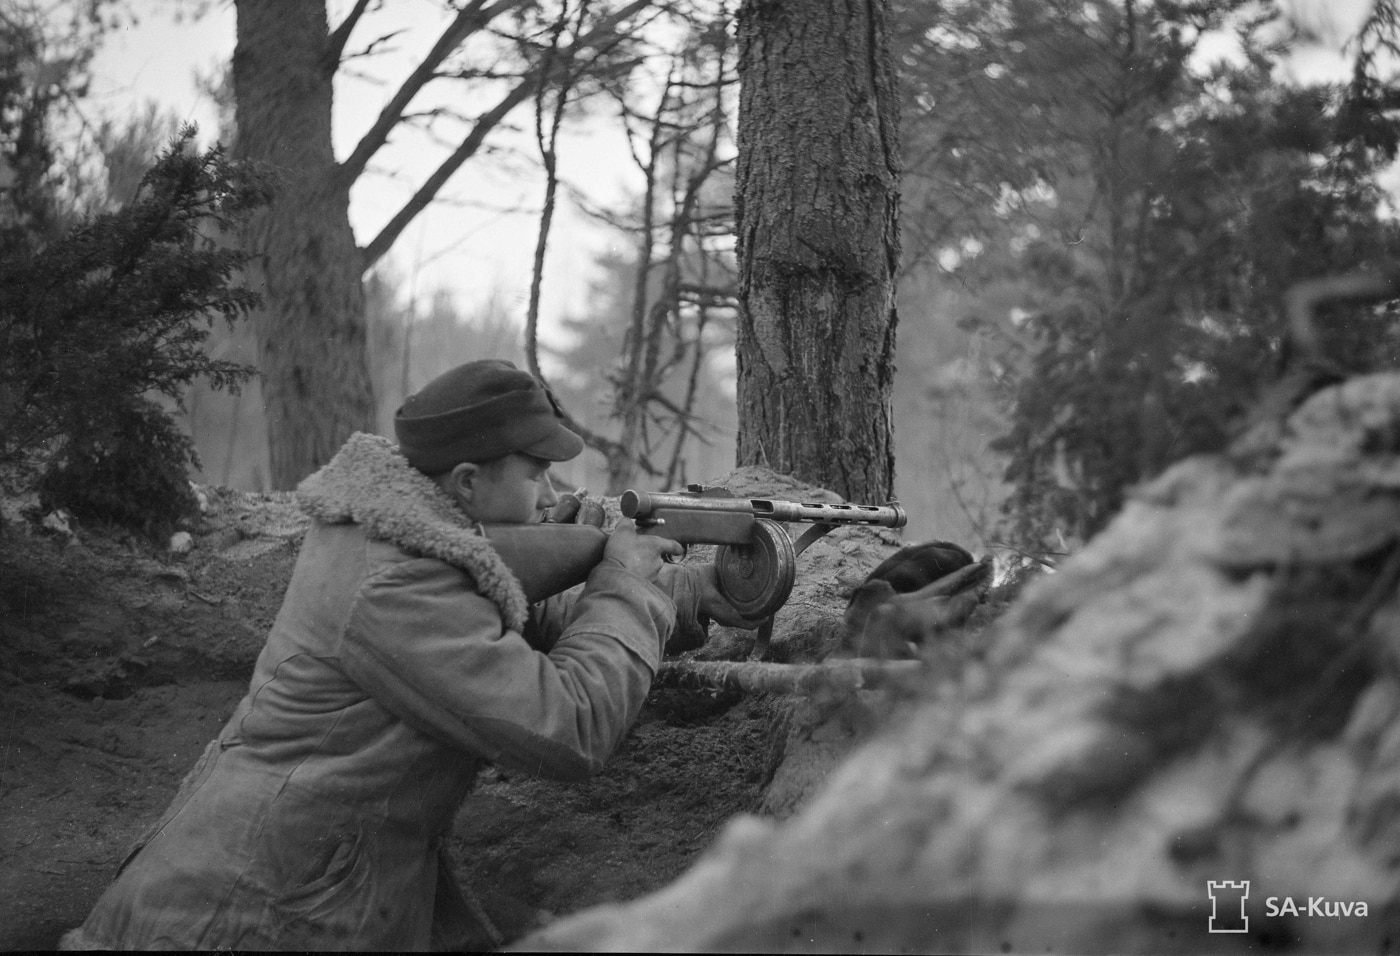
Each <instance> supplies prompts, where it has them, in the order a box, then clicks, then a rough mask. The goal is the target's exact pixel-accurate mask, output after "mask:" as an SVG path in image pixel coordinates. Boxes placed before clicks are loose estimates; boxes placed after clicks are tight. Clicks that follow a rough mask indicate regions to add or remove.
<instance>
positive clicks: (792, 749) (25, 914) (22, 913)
mask: <svg viewBox="0 0 1400 956" xmlns="http://www.w3.org/2000/svg"><path fill="white" fill-rule="evenodd" d="M735 482H736V485H735V486H736V487H737V488H738V489H739V490H740V491H741V493H747V494H756V493H760V492H762V493H769V494H784V493H787V494H791V495H796V494H798V493H800V492H803V491H810V489H806V488H805V487H804V486H799V485H796V484H795V483H792V482H790V481H788V480H786V479H780V478H778V476H773V475H770V474H767V473H759V472H757V471H751V472H745V473H741V474H739V475H737V476H735ZM205 495H206V498H207V502H208V511H207V513H206V515H205V516H204V519H203V520H202V522H201V524H200V526H199V527H198V528H196V529H194V530H195V534H194V547H193V549H192V550H190V551H189V552H188V553H187V554H184V555H180V556H175V555H171V554H168V553H163V552H160V551H158V550H153V549H151V548H149V547H147V546H145V545H142V544H141V543H139V542H136V541H133V540H130V539H123V538H120V537H111V536H107V535H104V534H103V533H100V532H99V531H98V530H96V529H84V528H80V529H77V531H76V533H75V534H73V535H66V534H61V533H58V532H50V531H44V530H41V529H40V528H39V527H38V526H37V525H36V524H35V523H33V522H31V521H28V520H27V519H25V518H24V517H22V516H19V515H18V513H17V511H16V509H15V507H14V503H13V502H9V503H8V508H7V511H6V514H5V518H6V520H5V523H4V528H3V531H0V683H3V686H4V695H3V703H0V948H3V949H28V948H38V949H43V948H51V947H53V946H54V945H55V944H56V942H57V940H58V937H59V935H60V934H61V933H62V932H63V931H64V930H66V929H68V928H70V927H72V926H76V925H77V924H79V923H80V922H81V921H82V920H83V918H84V917H85V915H86V913H87V911H88V909H89V908H90V907H91V905H92V903H93V902H94V901H95V900H96V898H97V896H98V894H99V893H100V892H101V891H102V889H103V888H104V887H105V886H106V885H107V883H108V882H109V881H110V879H111V878H112V876H113V874H114V873H115V871H116V869H117V868H118V866H119V865H120V864H121V862H122V859H123V857H124V855H125V854H126V852H127V849H128V847H129V846H130V845H131V843H132V842H133V841H134V840H135V839H136V838H137V837H138V836H139V835H140V833H141V832H142V830H143V829H144V828H145V827H146V826H148V825H149V824H150V823H151V822H152V821H153V820H154V819H155V818H156V817H157V816H158V814H159V813H160V812H161V811H162V810H163V809H164V808H165V805H166V804H167V802H168V801H169V799H170V797H171V796H172V795H173V793H174V790H175V788H176V786H177V785H178V783H179V780H180V778H181V777H182V776H183V774H184V773H185V771H186V770H187V769H188V768H189V767H190V766H191V765H192V764H193V762H194V760H195V758H196V757H197V755H198V754H199V752H200V751H201V750H202V748H203V747H204V745H205V744H206V743H207V742H208V740H209V739H210V738H212V737H213V735H214V734H215V733H216V732H217V731H218V729H219V727H220V726H221V725H222V724H223V722H224V720H225V719H226V718H227V716H228V715H229V714H230V713H231V712H232V710H233V708H234V706H235V705H236V704H237V702H238V700H239V699H240V698H241V697H242V695H243V693H244V690H245V688H246V681H247V678H248V675H249V674H250V672H251V669H252V664H253V661H254V659H255V658H256V655H257V653H258V650H259V649H260V647H261V645H262V641H263V638H264V636H265V634H266V632H267V629H268V626H269V625H270V624H271V622H272V619H273V617H274V616H275V614H276V612H277V608H278V606H279V604H280V602H281V596H282V592H283V589H284V587H285V584H286V581H287V579H288V577H289V575H290V572H291V567H292V563H293V561H294V560H295V556H296V550H297V547H298V546H299V543H300V538H301V534H302V532H303V530H304V519H303V518H302V516H301V515H300V514H299V512H298V511H297V509H296V508H295V505H294V503H293V502H292V500H291V498H290V496H287V495H269V496H258V495H245V494H241V493H235V492H228V491H223V490H218V489H205ZM897 543H898V539H897V538H895V537H893V536H892V535H889V534H887V533H884V532H868V531H857V532H844V533H838V534H837V535H833V536H832V539H831V540H830V541H827V542H822V543H821V544H820V545H819V546H816V547H814V549H813V552H812V553H811V554H810V555H807V556H804V557H803V558H801V559H800V562H799V567H800V572H801V573H800V575H799V585H798V589H797V591H796V592H795V593H794V596H793V600H792V601H791V602H790V604H789V608H788V609H785V610H784V612H782V614H781V615H780V618H779V627H778V630H777V632H776V634H775V639H774V651H775V654H776V655H777V656H778V657H779V658H781V659H791V660H803V659H806V660H813V659H816V658H818V657H820V656H823V655H824V654H826V653H829V652H830V650H831V641H832V639H833V635H834V634H835V627H836V626H835V623H834V622H835V620H836V618H837V617H838V616H839V613H840V607H841V603H842V592H843V589H848V588H849V585H850V583H852V582H853V581H858V580H859V578H860V577H861V576H862V575H863V573H864V572H865V571H867V570H868V569H869V568H870V567H871V566H873V565H874V564H875V563H877V562H878V561H879V560H880V559H881V558H882V557H883V556H884V555H885V554H887V553H889V551H890V550H891V549H892V548H893V547H894V546H895V544H897ZM818 624H819V625H820V626H817V625H818ZM814 627H815V630H814ZM813 634H816V636H815V637H813V636H812V635H813ZM751 642H752V634H751V633H747V632H721V633H716V635H715V637H714V640H712V641H711V643H710V645H707V647H706V649H705V650H704V651H703V652H702V655H703V656H705V657H708V658H710V659H716V658H720V659H722V658H739V657H742V656H744V655H745V654H746V653H747V650H748V644H749V643H751ZM823 642H825V643H823ZM863 696H867V697H868V696H869V695H863ZM856 710H857V711H859V713H860V714H862V715H864V716H862V719H861V720H858V721H855V722H854V723H852V722H850V721H849V720H847V722H846V723H842V722H841V721H840V720H838V721H837V722H836V723H835V724H834V725H833V726H834V727H835V729H834V730H830V731H827V732H825V733H821V732H814V726H815V725H816V723H818V722H820V721H821V720H823V719H825V717H826V716H827V715H828V714H829V712H830V709H829V708H828V709H827V710H822V711H820V712H818V711H813V712H811V713H808V714H807V716H806V717H804V716H803V714H802V713H797V716H796V717H795V718H794V713H795V711H794V709H793V707H792V700H791V699H789V698H782V697H774V696H772V695H741V694H738V693H735V692H730V691H726V692H719V691H713V690H686V689H679V688H658V689H655V690H654V691H653V693H652V695H651V697H650V698H649V699H648V701H647V704H646V707H645V708H644V710H643V712H642V716H641V719H640V721H639V722H638V724H637V725H636V727H635V728H634V729H633V731H632V732H631V733H630V734H629V736H628V737H627V739H626V740H625V742H624V743H623V744H622V746H621V748H620V750H619V751H618V753H617V754H616V755H615V757H614V759H613V760H612V761H611V763H610V764H609V766H608V768H607V770H606V771H605V772H604V773H603V774H602V775H600V776H599V777H597V778H596V779H594V780H592V781H590V782H588V783H586V784H571V785H563V784H554V783H549V782H545V781H539V780H532V779H527V778H523V777H517V776H514V775H511V776H507V775H505V774H502V773H500V772H497V771H491V772H488V773H487V774H486V775H485V776H484V777H483V779H482V781H481V783H480V786H479V787H478V789H477V791H476V792H475V793H474V794H473V796H472V797H471V798H469V800H468V801H467V803H466V804H465V805H464V806H463V808H462V811H461V813H460V815H459V817H458V824H457V829H456V833H455V836H454V841H453V851H454V854H455V856H456V859H457V861H458V863H459V867H460V871H459V872H460V876H461V878H462V881H463V884H464V886H465V887H466V889H467V891H468V893H469V894H471V895H472V896H474V897H475V899H476V902H477V903H479V904H480V907H481V910H482V912H483V913H484V915H485V918H486V920H487V921H488V922H489V923H490V924H491V927H492V930H494V932H495V933H496V934H497V936H496V938H494V939H493V938H491V937H489V936H487V937H484V938H483V939H482V943H483V944H489V943H492V942H497V941H509V940H511V939H514V938H517V937H518V936H520V935H521V934H522V933H525V932H527V931H529V930H531V929H534V928H537V927H539V926H541V925H544V924H545V923H547V922H549V921H550V920H551V919H553V918H554V917H557V916H560V915H563V914H567V913H571V912H574V911H577V910H580V909H583V908H586V907H588V906H592V905H595V904H600V903H610V902H619V901H623V900H628V899H633V898H636V897H638V896H640V895H642V894H644V893H646V892H649V891H653V890H656V889H658V888H659V887H661V886H664V885H665V884H667V883H668V882H670V881H671V880H673V879H675V878H676V877H677V876H679V875H680V874H681V873H682V872H683V871H684V870H685V869H686V868H687V867H688V866H689V865H690V864H691V863H692V862H693V861H694V860H695V858H696V857H697V856H698V855H699V854H700V852H701V851H702V850H704V849H705V848H706V847H707V846H709V845H710V843H711V842H712V841H713V839H714V837H715V835H716V834H717V833H718V832H719V830H720V828H721V826H722V825H723V823H724V822H725V821H726V820H727V819H729V818H730V817H732V816H733V815H735V814H737V813H742V812H754V811H760V810H762V809H763V807H764V795H765V793H767V792H768V791H769V786H770V783H772V782H773V781H774V779H775V777H776V779H777V781H778V784H779V792H780V793H781V797H780V799H779V801H778V803H779V805H778V806H775V807H769V808H768V810H767V811H765V812H769V813H774V812H776V813H787V812H791V810H792V808H793V806H795V805H796V803H797V802H799V801H800V799H801V794H802V793H803V792H805V790H806V789H807V788H808V787H809V786H810V785H811V782H812V781H813V780H819V779H820V778H821V777H822V776H823V775H824V774H825V772H826V770H827V769H829V767H830V766H831V765H832V764H833V763H834V762H835V761H836V760H837V759H838V758H839V756H840V755H841V754H844V753H845V752H846V750H847V749H849V747H850V745H851V743H852V742H853V741H854V740H855V738H856V737H857V736H859V735H860V734H862V733H864V732H865V730H866V729H867V727H866V724H867V723H868V720H867V718H868V716H869V713H868V708H867V706H866V705H865V704H857V705H856ZM842 719H843V720H845V719H846V718H844V717H843V718H842ZM814 736H815V737H816V738H817V739H816V740H815V742H813V741H812V738H813V737H814ZM785 757H786V758H787V760H786V761H785V760H784V758H785ZM488 932H489V931H488Z"/></svg>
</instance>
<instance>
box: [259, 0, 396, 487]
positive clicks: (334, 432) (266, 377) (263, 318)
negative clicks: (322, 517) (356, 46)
mask: <svg viewBox="0 0 1400 956" xmlns="http://www.w3.org/2000/svg"><path fill="white" fill-rule="evenodd" d="M236 6H237V11H238V43H237V47H236V48H235V50H234V57H233V81H234V94H235V98H236V111H235V118H236V123H237V129H238V132H237V137H236V144H235V149H234V154H235V156H236V157H238V158H239V159H245V160H254V161H258V162H262V163H266V164H269V165H271V166H272V167H273V168H275V169H276V170H277V171H278V173H279V174H280V176H281V177H282V188H281V191H280V192H279V193H278V195H277V197H276V199H275V200H274V201H273V203H272V204H271V205H270V206H269V207H268V208H267V209H266V210H265V211H263V212H261V213H260V214H259V215H258V216H257V218H256V219H255V220H254V221H253V222H252V223H251V224H250V227H249V235H248V246H247V247H248V248H249V249H250V250H252V251H255V252H256V253H257V254H258V259H257V260H256V262H255V263H254V264H253V267H252V271H251V273H250V275H249V280H250V283H251V284H252V285H253V287H254V288H258V289H259V290H260V291H261V292H262V293H263V295H264V297H265V300H266V301H265V305H264V307H263V309H262V310H261V311H260V312H258V313H257V314H256V315H255V316H254V324H255V328H256V330H257V336H258V364H259V368H260V369H261V371H262V374H263V379H262V390H263V398H264V402H265V404H266V408H267V429H268V439H269V447H270V451H271V462H272V485H273V487H274V488H290V487H293V486H295V484H296V483H297V482H298V481H300V480H301V479H302V478H304V477H305V476H306V475H308V474H310V473H311V472H312V471H314V470H315V469H316V468H318V467H320V466H321V465H322V464H324V463H325V462H326V461H328V460H329V459H330V457H331V455H333V454H334V453H335V451H336V449H338V448H339V447H340V445H341V444H342V443H343V442H344V441H345V439H346V438H347V437H348V436H349V435H350V433H351V432H354V431H356V430H365V431H368V430H371V429H372V428H373V409H374V402H373V394H372V388H371V385H370V378H369V369H368V364H367V361H366V358H365V308H364V292H363V289H362V287H361V284H360V278H361V272H362V268H363V261H364V260H363V256H362V255H361V253H360V251H359V250H358V249H357V248H356V245H355V238H354V234H353V233H352V232H351V229H350V219H349V182H348V181H346V180H345V178H344V177H342V176H340V175H338V173H337V169H336V164H335V156H334V154H333V152H332V147H331V101H332V90H331V79H332V77H333V75H334V73H335V68H336V65H337V63H336V59H337V58H336V56H335V54H334V53H333V52H332V51H331V48H330V44H329V43H328V35H327V33H328V31H327V20H326V8H325V3H324V2H323V0H237V4H236Z"/></svg>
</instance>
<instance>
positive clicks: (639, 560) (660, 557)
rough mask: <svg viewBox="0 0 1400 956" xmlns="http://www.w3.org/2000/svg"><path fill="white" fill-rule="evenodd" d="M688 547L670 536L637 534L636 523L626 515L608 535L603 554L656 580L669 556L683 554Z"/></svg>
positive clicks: (649, 579)
mask: <svg viewBox="0 0 1400 956" xmlns="http://www.w3.org/2000/svg"><path fill="white" fill-rule="evenodd" d="M684 550H685V549H684V548H682V547H681V546H680V544H679V542H676V541H672V540H671V539H670V538H663V537H660V536H658V535H640V534H637V526H636V524H635V523H634V522H633V521H632V520H631V519H628V518H624V519H623V520H622V521H619V522H618V523H617V527H616V528H614V529H613V531H612V534H610V535H608V543H607V545H606V546H605V547H604V548H603V557H604V558H611V559H612V560H614V561H616V562H617V563H618V564H620V565H622V566H623V567H624V568H626V569H627V570H628V571H631V572H632V573H633V574H635V575H637V576H639V577H643V578H646V579H647V580H648V581H655V580H656V576H657V575H658V574H660V573H661V568H662V566H663V565H664V564H665V563H666V558H667V557H668V556H669V557H673V558H674V557H679V556H680V555H681V553H682V552H683V551H684Z"/></svg>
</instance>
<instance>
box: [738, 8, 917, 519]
mask: <svg viewBox="0 0 1400 956" xmlns="http://www.w3.org/2000/svg"><path fill="white" fill-rule="evenodd" d="M886 2H887V0H782V2H778V0H745V2H744V4H743V7H742V9H741V11H740V15H739V43H740V66H739V75H740V82H741V84H742V92H741V96H740V103H739V133H738V142H739V160H738V182H737V187H736V206H737V210H736V211H737V216H738V233H739V243H738V249H739V268H740V303H741V315H740V320H739V328H738V336H737V351H738V369H739V377H738V403H739V449H738V459H739V464H741V465H750V464H760V465H766V466H768V467H770V468H772V469H774V470H776V471H781V472H786V473H788V474H792V475H794V476H796V477H798V478H801V479H802V480H804V481H809V482H812V483H814V484H819V485H822V486H825V487H828V488H831V489H832V490H834V491H836V492H838V493H840V494H842V495H845V496H846V497H847V498H848V499H850V500H858V501H883V500H885V499H886V498H888V497H889V496H890V495H891V494H892V492H893V488H894V439H893V428H892V423H891V389H892V385H893V378H894V341H895V326H896V321H897V316H896V314H895V305H894V296H895V270H896V268H897V265H898V261H899V231H898V230H899V173H900V162H899V142H898V139H899V129H898V113H897V106H896V101H895V96H894V78H893V70H892V68H891V63H890V53H889V46H888V31H887V23H886Z"/></svg>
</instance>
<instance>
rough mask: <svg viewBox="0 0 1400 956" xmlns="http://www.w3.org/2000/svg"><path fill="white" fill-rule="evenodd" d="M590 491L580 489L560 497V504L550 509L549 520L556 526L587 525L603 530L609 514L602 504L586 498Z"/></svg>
mask: <svg viewBox="0 0 1400 956" xmlns="http://www.w3.org/2000/svg"><path fill="white" fill-rule="evenodd" d="M587 494H588V491H587V490H586V489H584V488H580V489H579V490H578V491H571V492H569V493H568V494H565V495H560V496H559V503H558V504H557V505H555V506H554V507H553V508H551V509H550V512H549V520H550V521H552V522H553V523H555V524H587V525H592V526H593V527H595V528H601V527H602V526H603V521H604V519H605V518H606V517H607V513H606V512H605V511H604V510H603V505H602V503H601V502H598V501H592V500H590V499H588V498H586V497H584V496H585V495H587Z"/></svg>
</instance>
